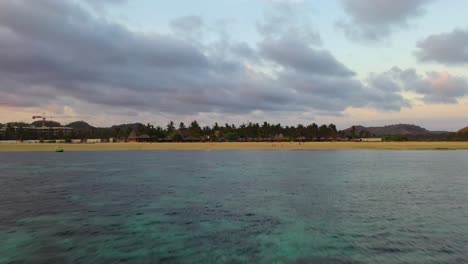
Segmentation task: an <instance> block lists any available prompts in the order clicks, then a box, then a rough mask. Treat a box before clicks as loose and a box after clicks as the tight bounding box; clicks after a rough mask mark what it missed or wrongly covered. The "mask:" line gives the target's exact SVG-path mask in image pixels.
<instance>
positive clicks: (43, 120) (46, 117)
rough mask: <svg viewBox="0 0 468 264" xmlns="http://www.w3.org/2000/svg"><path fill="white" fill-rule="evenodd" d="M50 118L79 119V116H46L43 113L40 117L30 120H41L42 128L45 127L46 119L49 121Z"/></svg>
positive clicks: (36, 116) (35, 116)
mask: <svg viewBox="0 0 468 264" xmlns="http://www.w3.org/2000/svg"><path fill="white" fill-rule="evenodd" d="M51 118H80V116H46V115H45V113H43V114H42V115H34V116H33V117H32V119H34V120H36V119H42V127H45V126H46V119H51Z"/></svg>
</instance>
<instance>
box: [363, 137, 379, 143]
mask: <svg viewBox="0 0 468 264" xmlns="http://www.w3.org/2000/svg"><path fill="white" fill-rule="evenodd" d="M361 141H362V142H382V141H383V139H382V138H361Z"/></svg>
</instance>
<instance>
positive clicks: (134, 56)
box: [0, 0, 405, 115]
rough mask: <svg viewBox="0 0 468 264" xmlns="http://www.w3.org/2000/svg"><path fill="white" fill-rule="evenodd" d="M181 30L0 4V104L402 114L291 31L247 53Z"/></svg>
mask: <svg viewBox="0 0 468 264" xmlns="http://www.w3.org/2000/svg"><path fill="white" fill-rule="evenodd" d="M188 21H198V22H200V20H199V18H197V17H185V18H181V19H177V20H174V21H173V23H172V27H173V28H174V29H175V30H174V31H175V32H173V33H170V34H159V33H142V32H135V31H131V30H129V29H128V28H126V27H125V26H122V25H120V24H116V23H112V22H109V21H107V20H106V19H101V18H97V17H95V16H93V15H91V14H90V13H88V12H87V11H86V9H83V8H82V7H81V6H80V5H79V4H77V3H76V2H74V1H63V0H42V1H28V0H17V1H0V58H1V60H0V79H1V80H2V84H1V85H2V86H1V87H0V98H2V100H1V101H0V102H1V103H2V104H5V105H10V106H34V107H45V106H47V105H51V104H54V105H63V106H73V108H74V110H75V111H77V112H86V111H91V109H92V111H95V112H109V113H116V112H138V111H140V112H144V113H158V114H161V115H195V114H197V113H215V114H223V113H225V114H246V113H252V112H256V111H262V112H272V113H273V112H283V113H284V112H296V113H301V112H327V113H335V114H340V113H341V112H342V111H344V110H345V109H346V108H348V107H351V106H353V107H373V108H378V109H381V110H398V109H400V108H401V107H402V106H404V105H405V104H404V102H403V100H402V98H401V96H400V95H399V94H398V91H394V90H391V91H387V90H385V89H380V88H379V89H375V88H374V87H372V86H366V85H364V84H363V83H361V82H360V81H359V80H356V79H355V76H354V73H353V71H352V70H350V69H349V68H347V67H346V66H345V65H344V64H342V63H341V62H339V60H338V59H336V58H335V57H334V56H333V54H332V53H330V52H329V51H327V50H326V49H324V48H318V47H317V45H319V44H320V43H319V42H317V41H316V37H311V35H310V34H307V32H308V31H304V30H302V29H301V28H299V27H297V28H296V29H298V30H292V31H287V30H286V31H280V32H271V33H269V34H265V35H263V38H262V40H260V41H259V43H258V46H257V47H252V46H250V45H249V44H248V43H243V42H236V41H233V40H231V39H230V38H226V39H223V40H222V41H220V42H219V43H217V44H213V43H203V42H200V43H194V42H193V41H190V40H189V38H187V35H190V33H191V32H192V31H193V30H195V31H196V30H200V28H201V27H203V23H201V22H200V23H198V25H195V26H196V27H195V28H192V27H191V25H189V24H190V23H187V22H188ZM288 28H294V27H288ZM270 66H271V67H272V68H269V67H270ZM80 106H81V108H82V109H80Z"/></svg>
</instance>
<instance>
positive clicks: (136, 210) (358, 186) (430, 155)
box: [0, 150, 468, 264]
mask: <svg viewBox="0 0 468 264" xmlns="http://www.w3.org/2000/svg"><path fill="white" fill-rule="evenodd" d="M0 263H2V264H3V263H325V264H326V263H412V264H417V263H468V152H467V151H365V150H362V151H357V150H352V151H154V152H65V153H53V152H50V153H49V152H43V153H0Z"/></svg>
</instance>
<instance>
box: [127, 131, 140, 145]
mask: <svg viewBox="0 0 468 264" xmlns="http://www.w3.org/2000/svg"><path fill="white" fill-rule="evenodd" d="M127 142H130V143H136V142H138V136H137V133H136V131H135V130H132V132H130V135H128V138H127Z"/></svg>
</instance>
